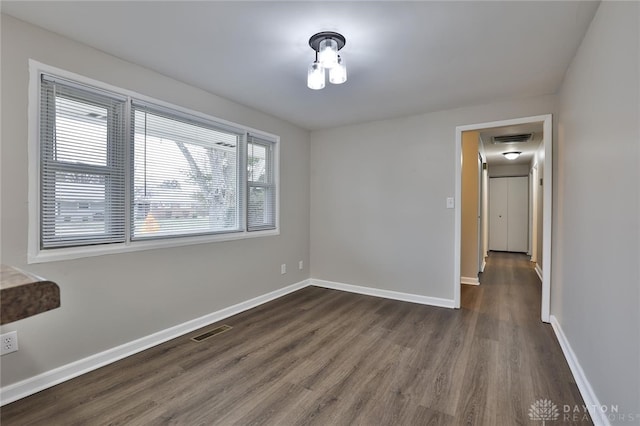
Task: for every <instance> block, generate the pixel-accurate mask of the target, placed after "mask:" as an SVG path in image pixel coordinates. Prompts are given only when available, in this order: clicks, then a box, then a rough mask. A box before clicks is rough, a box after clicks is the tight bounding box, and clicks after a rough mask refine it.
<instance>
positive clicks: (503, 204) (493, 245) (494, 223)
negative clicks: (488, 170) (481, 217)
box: [489, 178, 508, 251]
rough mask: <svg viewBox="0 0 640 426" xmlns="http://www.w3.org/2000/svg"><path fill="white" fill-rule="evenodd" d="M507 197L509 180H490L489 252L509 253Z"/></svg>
mask: <svg viewBox="0 0 640 426" xmlns="http://www.w3.org/2000/svg"><path fill="white" fill-rule="evenodd" d="M507 197H508V183H507V179H505V178H491V179H489V250H496V251H507V247H508V246H507V243H508V234H507V206H508V204H507V203H508V198H507Z"/></svg>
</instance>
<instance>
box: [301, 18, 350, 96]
mask: <svg viewBox="0 0 640 426" xmlns="http://www.w3.org/2000/svg"><path fill="white" fill-rule="evenodd" d="M346 42H347V41H346V39H345V38H344V36H343V35H342V34H339V33H336V32H333V31H323V32H320V33H317V34H314V35H312V36H311V38H310V39H309V46H310V47H311V48H312V49H313V50H314V51H315V52H316V60H315V62H313V63H312V64H311V65H309V71H308V73H307V86H308V87H309V88H310V89H313V90H319V89H322V88H324V86H325V81H324V80H325V70H329V82H330V83H332V84H342V83H344V82H345V81H347V68H346V66H345V63H344V60H343V59H342V58H341V57H340V55H338V51H339V50H340V49H342V48H343V47H344V45H345V44H346ZM320 80H322V83H320Z"/></svg>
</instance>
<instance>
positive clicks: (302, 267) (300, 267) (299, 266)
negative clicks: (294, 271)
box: [298, 260, 304, 271]
mask: <svg viewBox="0 0 640 426" xmlns="http://www.w3.org/2000/svg"><path fill="white" fill-rule="evenodd" d="M298 269H300V270H301V271H302V270H303V269H304V262H303V261H302V260H301V261H300V262H298Z"/></svg>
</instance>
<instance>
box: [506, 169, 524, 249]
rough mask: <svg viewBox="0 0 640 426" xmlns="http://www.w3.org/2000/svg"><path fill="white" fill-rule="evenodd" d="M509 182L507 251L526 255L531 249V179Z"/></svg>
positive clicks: (514, 178)
mask: <svg viewBox="0 0 640 426" xmlns="http://www.w3.org/2000/svg"><path fill="white" fill-rule="evenodd" d="M505 180H507V188H508V189H507V191H508V194H507V251H516V252H522V253H526V252H527V250H528V248H529V238H528V233H529V223H528V222H529V178H528V177H527V176H522V177H510V178H507V179H505Z"/></svg>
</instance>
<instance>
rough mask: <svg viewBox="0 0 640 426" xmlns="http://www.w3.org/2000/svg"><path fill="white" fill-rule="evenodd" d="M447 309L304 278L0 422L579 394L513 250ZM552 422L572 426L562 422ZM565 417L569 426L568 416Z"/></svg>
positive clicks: (491, 418)
mask: <svg viewBox="0 0 640 426" xmlns="http://www.w3.org/2000/svg"><path fill="white" fill-rule="evenodd" d="M481 283H482V284H481V285H480V286H463V289H462V305H463V307H462V309H460V310H451V309H445V308H436V307H430V306H423V305H417V304H412V303H406V302H399V301H392V300H385V299H380V298H375V297H369V296H362V295H356V294H350V293H345V292H340V291H336V290H329V289H324V288H317V287H308V288H305V289H302V290H300V291H297V292H295V293H292V294H290V295H287V296H285V297H282V298H280V299H278V300H276V301H273V302H270V303H267V304H265V305H262V306H259V307H257V308H255V309H252V310H250V311H247V312H244V313H241V314H239V315H236V316H234V317H231V318H228V319H227V320H225V321H223V323H225V324H229V325H231V326H233V329H231V330H229V331H227V332H225V333H223V334H219V335H217V336H215V337H212V338H210V339H208V340H205V341H203V342H194V341H192V340H190V339H191V337H193V336H195V335H198V334H200V333H202V331H204V330H208V329H210V328H213V325H212V326H210V327H206V328H205V329H203V330H200V331H197V332H194V333H191V334H189V335H185V336H182V337H180V338H177V339H174V340H172V341H169V342H167V343H164V344H162V345H159V346H156V347H154V348H151V349H148V350H146V351H144V352H141V353H139V354H137V355H134V356H131V357H129V358H126V359H124V360H121V361H119V362H117V363H114V364H111V365H109V366H106V367H103V368H101V369H98V370H95V371H93V372H91V373H88V374H85V375H83V376H81V377H78V378H76V379H73V380H70V381H68V382H65V383H62V384H60V385H57V386H55V387H53V388H50V389H47V390H45V391H42V392H40V393H38V394H36V395H33V396H30V397H28V398H25V399H22V400H20V401H16V402H14V403H12V404H9V405H6V406H5V407H2V409H1V410H0V420H1V423H2V425H3V426H9V425H32V424H38V425H103V424H114V425H115V424H130V425H147V424H174V425H210V424H220V425H228V424H239V425H253V424H270V425H302V424H305V425H307V424H315V425H352V424H359V425H463V424H464V425H505V426H507V425H508V426H511V425H520V424H542V422H540V421H532V420H531V419H530V418H529V416H528V414H529V408H530V407H531V404H533V403H534V402H535V401H536V400H539V399H543V398H544V399H550V400H551V401H553V403H555V404H556V405H557V406H558V408H559V410H560V419H559V421H562V406H563V405H564V404H567V405H571V406H573V405H575V404H578V405H581V404H582V403H583V402H582V399H581V397H580V394H579V392H578V389H577V387H576V385H575V383H574V381H573V377H572V375H571V372H570V371H569V367H568V366H567V363H566V361H565V359H564V357H563V355H562V352H561V349H560V346H559V345H558V342H557V341H556V339H555V336H554V334H553V331H552V329H551V327H550V326H549V325H548V324H543V323H542V322H541V321H540V319H539V318H540V314H539V312H540V283H539V281H538V279H537V276H536V274H535V272H534V271H533V269H532V266H531V264H530V262H529V261H528V259H527V258H526V257H525V256H524V255H514V254H507V253H492V254H491V256H490V257H489V259H488V265H487V268H486V270H485V273H484V274H482V277H481ZM561 424H563V425H564V424H572V423H571V422H561ZM573 424H575V423H573Z"/></svg>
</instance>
